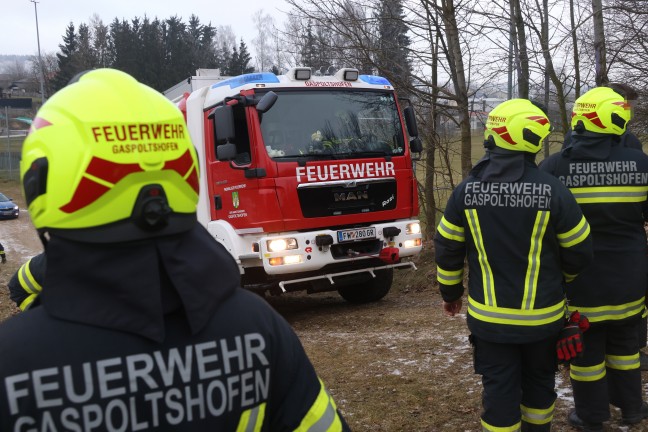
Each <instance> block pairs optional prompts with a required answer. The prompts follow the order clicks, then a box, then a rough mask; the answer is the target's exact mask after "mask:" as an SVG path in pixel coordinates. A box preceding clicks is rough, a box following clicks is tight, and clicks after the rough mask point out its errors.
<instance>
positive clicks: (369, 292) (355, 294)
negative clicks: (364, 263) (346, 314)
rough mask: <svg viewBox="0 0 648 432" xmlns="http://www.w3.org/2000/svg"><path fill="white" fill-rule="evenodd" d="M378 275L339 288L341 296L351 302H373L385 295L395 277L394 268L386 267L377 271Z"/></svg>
mask: <svg viewBox="0 0 648 432" xmlns="http://www.w3.org/2000/svg"><path fill="white" fill-rule="evenodd" d="M375 273H376V277H375V278H374V277H371V276H369V280H367V281H365V282H360V283H355V284H351V285H347V286H344V287H341V288H339V289H338V293H340V296H342V298H343V299H344V300H346V301H348V302H349V303H355V304H362V303H371V302H375V301H378V300H380V299H381V298H383V297H385V296H386V295H387V293H388V292H389V289H390V288H391V285H392V280H393V279H394V270H393V269H385V270H378V271H376V272H375Z"/></svg>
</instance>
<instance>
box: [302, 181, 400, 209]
mask: <svg viewBox="0 0 648 432" xmlns="http://www.w3.org/2000/svg"><path fill="white" fill-rule="evenodd" d="M297 195H298V196H299V204H300V205H301V210H302V213H303V215H304V217H307V218H312V217H326V216H340V215H346V214H355V213H369V212H375V211H380V210H393V209H394V208H396V198H397V196H396V180H395V179H368V180H355V181H335V182H322V183H304V184H301V185H299V187H298V189H297Z"/></svg>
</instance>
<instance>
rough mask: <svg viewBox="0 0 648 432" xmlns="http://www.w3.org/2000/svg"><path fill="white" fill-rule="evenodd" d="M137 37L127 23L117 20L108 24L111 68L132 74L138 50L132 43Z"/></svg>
mask: <svg viewBox="0 0 648 432" xmlns="http://www.w3.org/2000/svg"><path fill="white" fill-rule="evenodd" d="M136 38H137V35H135V33H134V32H133V29H132V28H131V25H130V23H129V22H128V21H126V20H122V21H119V20H118V19H117V18H115V20H114V21H113V22H112V23H111V24H110V43H109V47H110V57H111V58H112V59H113V63H112V65H111V67H113V68H115V69H119V70H122V71H124V72H127V73H130V74H134V72H135V68H134V67H133V65H135V64H136V59H137V55H138V50H137V46H136V44H134V43H133V41H135V40H136Z"/></svg>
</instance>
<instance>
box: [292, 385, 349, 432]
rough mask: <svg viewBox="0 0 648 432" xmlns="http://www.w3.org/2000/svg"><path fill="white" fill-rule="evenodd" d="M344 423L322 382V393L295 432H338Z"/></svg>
mask: <svg viewBox="0 0 648 432" xmlns="http://www.w3.org/2000/svg"><path fill="white" fill-rule="evenodd" d="M341 430H342V421H340V417H339V416H338V413H337V407H336V406H335V401H333V398H332V397H331V396H330V395H329V394H328V392H327V391H326V388H324V383H323V382H322V380H320V392H319V394H318V395H317V399H315V402H314V403H313V405H312V406H311V407H310V409H309V410H308V412H307V413H306V415H305V416H304V418H303V419H302V421H301V423H300V424H299V427H298V428H297V429H295V432H338V431H341Z"/></svg>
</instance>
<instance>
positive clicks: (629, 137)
mask: <svg viewBox="0 0 648 432" xmlns="http://www.w3.org/2000/svg"><path fill="white" fill-rule="evenodd" d="M606 87H609V88H611V89H612V90H614V91H615V92H617V93H619V94H620V95H621V96H623V97H624V98H625V100H626V101H627V102H628V104H630V108H631V109H630V120H628V123H630V121H632V117H633V116H634V107H635V105H636V104H637V99H638V98H639V95H638V94H637V91H636V90H635V89H633V88H632V87H631V86H629V85H628V84H624V83H620V82H611V83H608V84H607V85H606ZM571 137H572V130H571V129H570V130H568V131H567V133H566V134H565V140H564V141H563V145H562V148H563V149H565V148H567V147H569V146H571V142H572V139H571ZM619 145H621V146H622V147H629V148H633V149H637V150H642V151H643V145H642V144H641V141H639V138H637V136H636V135H635V134H633V133H632V132H630V131H629V130H628V129H627V127H626V131H625V132H623V133H622V134H621V136H620V138H619ZM644 333H645V332H644ZM644 336H645V334H644ZM644 346H645V341H644Z"/></svg>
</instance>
